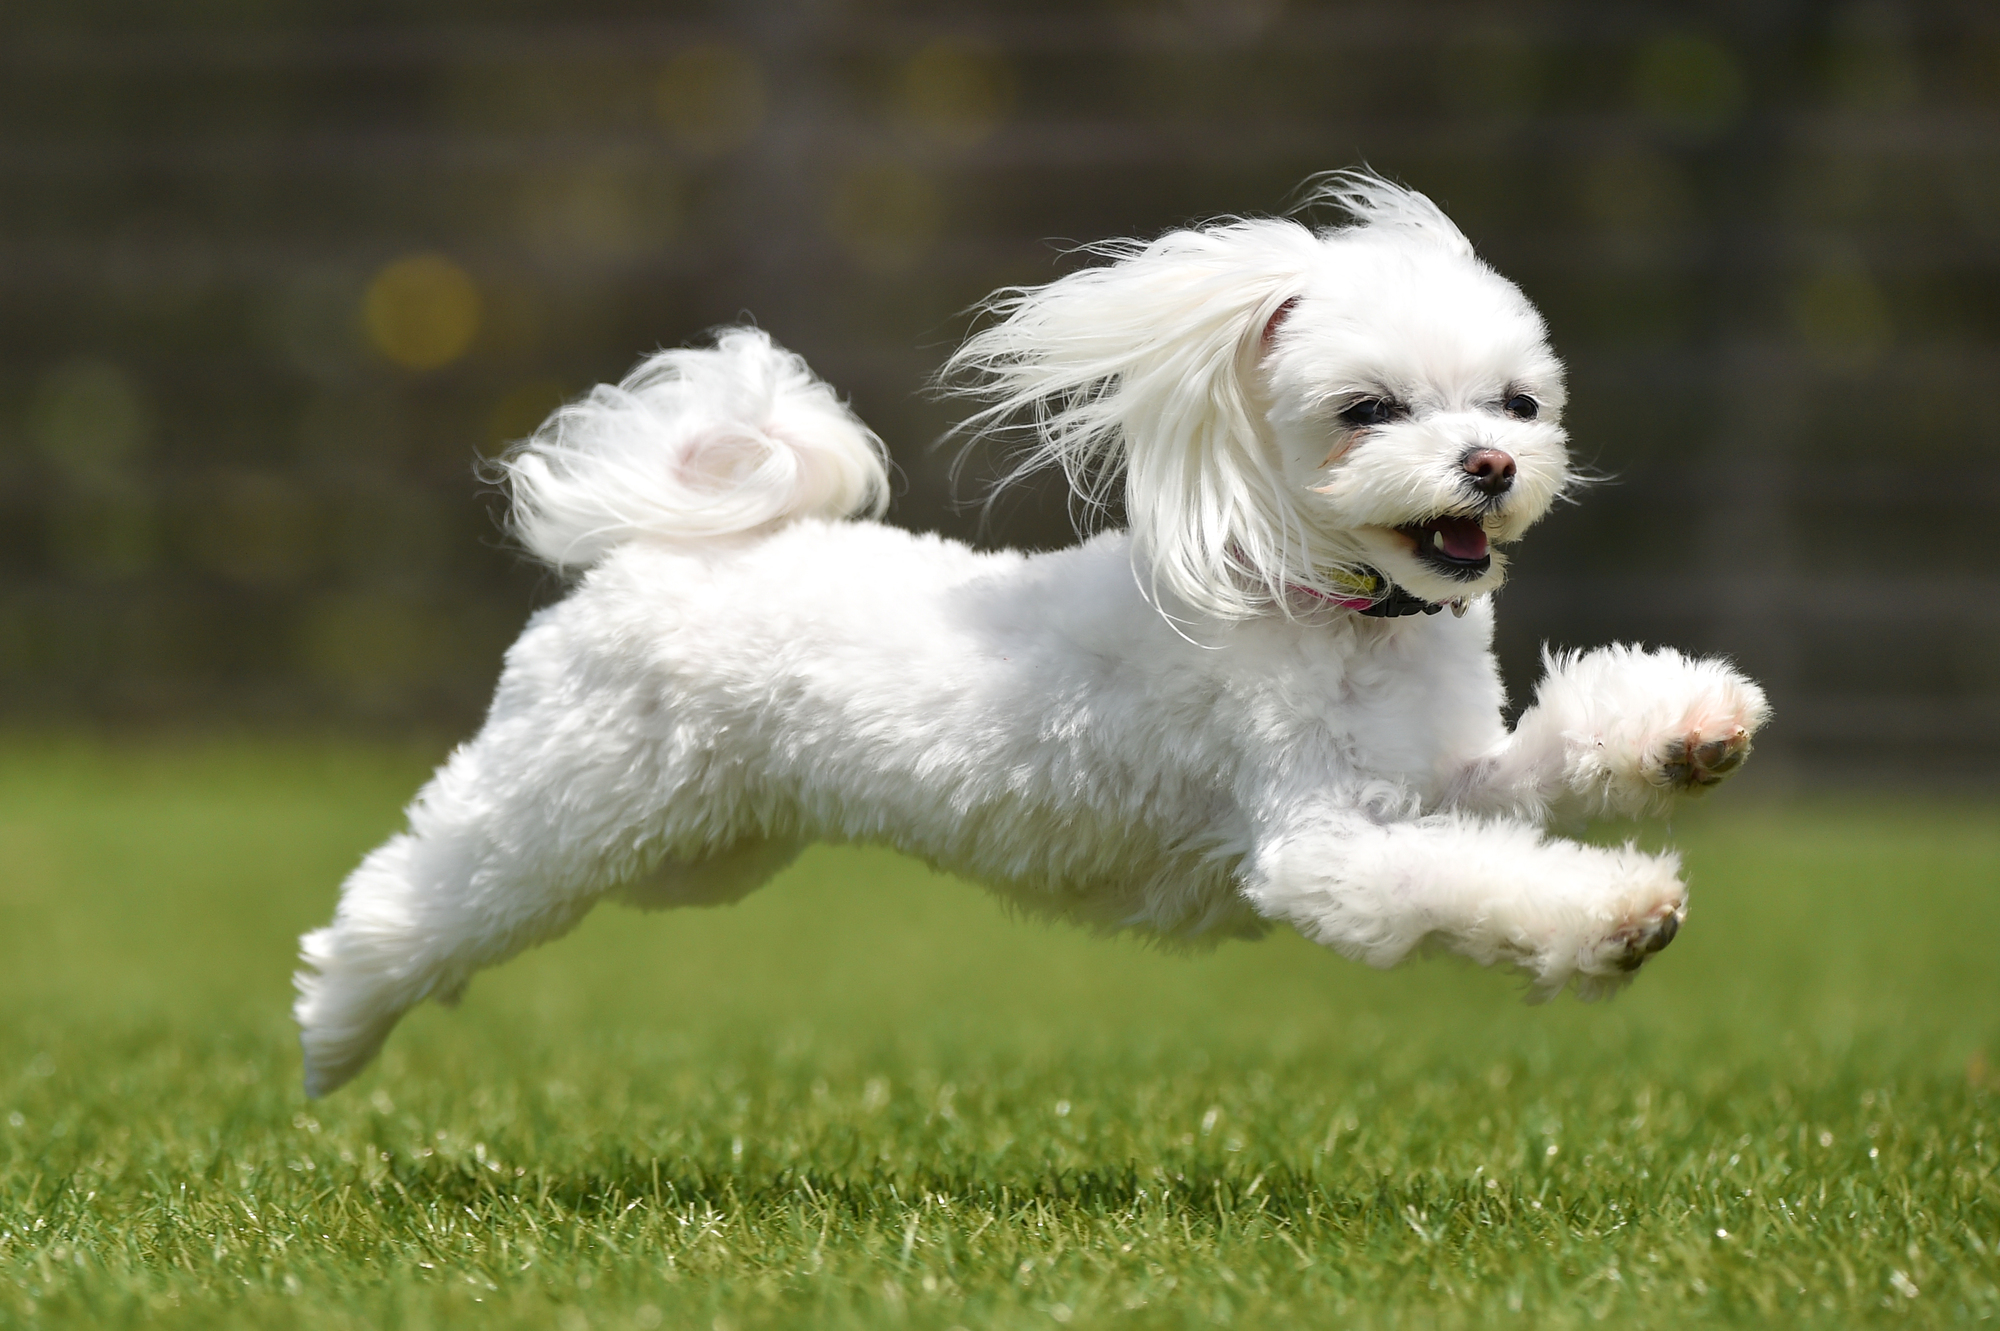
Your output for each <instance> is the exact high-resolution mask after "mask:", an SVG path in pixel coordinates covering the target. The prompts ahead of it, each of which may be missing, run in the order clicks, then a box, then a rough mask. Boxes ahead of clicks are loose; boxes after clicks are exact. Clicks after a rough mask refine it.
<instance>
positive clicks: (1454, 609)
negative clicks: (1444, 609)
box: [1451, 596, 1465, 619]
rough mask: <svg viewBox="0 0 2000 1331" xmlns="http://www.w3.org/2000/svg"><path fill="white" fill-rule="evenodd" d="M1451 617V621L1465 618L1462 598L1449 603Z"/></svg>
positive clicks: (1463, 599)
mask: <svg viewBox="0 0 2000 1331" xmlns="http://www.w3.org/2000/svg"><path fill="white" fill-rule="evenodd" d="M1451 617H1452V618H1453V619H1464V618H1465V598H1464V597H1463V596H1461V597H1459V598H1458V599H1457V600H1455V601H1453V602H1452V603H1451Z"/></svg>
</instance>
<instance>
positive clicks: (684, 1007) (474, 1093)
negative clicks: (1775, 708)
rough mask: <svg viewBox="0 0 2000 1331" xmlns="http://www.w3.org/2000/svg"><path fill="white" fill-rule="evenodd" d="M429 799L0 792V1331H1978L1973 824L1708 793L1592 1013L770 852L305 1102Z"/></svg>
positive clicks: (1995, 818) (838, 858) (1983, 946)
mask: <svg viewBox="0 0 2000 1331" xmlns="http://www.w3.org/2000/svg"><path fill="white" fill-rule="evenodd" d="M425 765H426V758H425V757H424V756H422V755H413V754H398V753H391V752H385V751H379V750H364V749H358V748H341V747H335V746H325V747H312V746H307V745H301V744H292V745H287V746H277V745H271V746H262V747H259V746H254V745H248V744H245V745H237V746H232V745H227V744H213V745H205V746H204V745H180V746H166V745H157V746H154V747H151V748H146V749H139V750H133V751H126V752H119V751H107V750H103V749H99V748H93V747H90V746H87V745H64V744H54V743H39V742H29V741H16V742H14V743H12V744H11V745H5V746H0V1013H5V1014H6V1015H5V1023H4V1030H0V1327H15V1326H40V1325H51V1326H52V1325H93V1326H96V1325H118V1324H128V1323H146V1324H154V1325H162V1326H187V1327H211V1326H232V1325H242V1326H248V1325H256V1326H280V1327H282V1326H300V1327H348V1326H352V1327H363V1326H369V1327H373V1326H392V1325H394V1326H445V1325H450V1326H463V1325H482V1326H484V1325H493V1326H534V1327H556V1328H565V1329H573V1328H580V1327H584V1326H590V1327H650V1326H666V1327H703V1328H710V1327H714V1328H721V1327H730V1328H737V1329H738V1331H747V1328H752V1327H759V1326H778V1325H791V1326H803V1327H815V1328H821V1327H827V1328H837V1327H844V1326H909V1327H917V1328H923V1327H935V1328H945V1327H950V1326H965V1327H985V1326H1005V1327H1012V1326H1032V1327H1044V1326H1057V1325H1060V1324H1063V1323H1068V1324H1069V1325H1071V1326H1087V1325H1089V1326H1095V1325H1117V1326H1131V1327H1168V1326H1193V1325H1204V1326H1205V1325H1214V1324H1229V1325H1236V1326H1243V1327H1257V1328H1263V1327H1273V1326H1284V1325H1301V1326H1325V1325H1341V1326H1445V1327H1450V1326H1468V1327H1470V1326H1489V1325H1502V1326H1519V1327H1533V1328H1543V1327H1560V1326H1566V1325H1572V1324H1577V1325H1580V1324H1585V1323H1589V1322H1592V1321H1595V1320H1599V1319H1603V1320H1608V1321H1610V1322H1612V1323H1614V1324H1622V1325H1648V1326H1677V1325H1686V1324H1690V1323H1704V1322H1706V1323H1741V1324H1755V1325H1769V1324H1772V1323H1774V1322H1776V1323H1782V1324H1801V1323H1818V1324H1825V1325H1852V1324H1855V1323H1859V1322H1870V1321H1877V1320H1879V1321H1883V1322H1904V1321H1909V1322H1917V1323H1943V1322H1954V1321H1966V1320H1976V1319H1982V1318H1992V1317H1994V1316H1995V1315H1996V1314H2000V1256H1996V1253H2000V1180H1996V1177H1995V1169H1994V1164H1995V1159H1996V1153H2000V1140H1996V1139H2000V1124H1996V1122H1995V1115H1994V1109H1995V1106H1996V1100H2000V1073H1995V1072H1993V1071H1990V1070H1989V1060H1993V1059H1996V1055H2000V1041H1996V1036H2000V970H1997V969H1996V964H1995V953H1996V944H2000V890H1996V889H1997V888H2000V811H1996V810H1995V809H1994V808H1992V807H1983V808H1982V807H1973V806H1963V807H1958V808H1925V807H1921V806H1919V805H1917V804H1915V803H1905V804H1902V805H1897V806H1889V807H1882V806H1878V805H1871V804H1868V803H1864V802H1861V801H1852V802H1847V803H1837V804H1836V803H1826V804H1807V805H1799V806H1784V807H1779V806H1772V805H1760V804H1758V803H1757V802H1756V800H1755V799H1754V796H1755V777H1754V774H1753V775H1752V776H1750V777H1748V778H1746V779H1745V781H1744V783H1743V784H1744V786H1745V789H1744V790H1743V791H1740V792H1739V791H1729V792H1725V794H1724V796H1723V797H1722V798H1721V799H1720V800H1719V801H1718V802H1717V805H1716V807H1714V808H1711V809H1705V810H1702V811H1701V813H1700V815H1699V816H1690V817H1686V818H1684V819H1682V820H1681V824H1680V825H1679V826H1678V827H1677V828H1676V829H1675V831H1676V833H1677V840H1678V841H1679V843H1680V844H1681V845H1682V847H1683V849H1684V851H1685V854H1686V859H1687V863H1688V866H1689V870H1690V873H1691V875H1692V879H1693V882H1694V886H1695V897H1694V902H1695V905H1694V912H1693V915H1692V917H1691V918H1690V920H1689V924H1688V927H1687V928H1686V929H1685V930H1684V931H1683V932H1682V934H1681V937H1680V939H1679V940H1678V941H1676V943H1675V944H1674V946H1673V948H1672V949H1671V950H1669V951H1668V952H1667V953H1665V954H1664V955H1663V956H1662V957H1661V958H1660V959H1659V960H1658V961H1656V962H1655V963H1653V964H1652V965H1651V966H1649V967H1648V969H1647V971H1646V972H1645V974H1644V975H1643V976H1641V977H1640V980H1639V982H1638V984H1637V985H1636V986H1635V987H1634V988H1633V989H1632V990H1631V991H1630V992H1628V993H1627V994H1625V995H1624V996H1622V997H1621V998H1619V999H1618V1000H1617V1001H1615V1002H1612V1003H1609V1004H1599V1005H1593V1006H1586V1005H1582V1004H1579V1003H1576V1002H1574V1001H1571V1000H1567V999H1566V1000H1563V1001H1560V1002H1558V1003H1555V1004H1552V1005H1549V1006H1546V1007H1538V1008H1534V1007H1527V1006H1525V1005H1523V1004H1522V1003H1521V1002H1520V1001H1519V992H1520V991H1519V985H1518V984H1517V983H1516V982H1514V981H1512V980H1509V979H1507V978H1505V977H1502V976H1499V975H1495V974H1492V973H1489V972H1483V971H1476V970H1471V969H1468V968H1464V967H1460V966H1457V965H1455V964H1451V963H1448V962H1432V963H1426V964H1421V965H1417V966H1413V967H1409V968H1406V969H1404V970H1401V971H1397V972H1392V973H1388V974H1379V973H1376V972H1372V971H1368V970H1365V969H1363V968H1361V967H1357V966H1354V965H1352V964H1350V963H1347V962H1344V961H1342V960H1340V959H1339V958H1337V957H1335V956H1333V955H1331V954H1329V953H1325V952H1322V951H1320V950H1318V949H1316V948H1313V947H1311V946H1309V945H1307V944H1305V943H1303V942H1301V941H1300V940H1298V939H1296V938H1293V937H1289V936H1287V937H1274V938H1272V939H1271V940H1269V941H1267V942H1264V943H1261V944H1256V945H1243V944H1235V945H1230V946H1228V947H1226V948H1224V949H1223V950H1222V951H1220V952H1218V953H1216V954H1214V955H1211V956H1206V957H1197V958H1192V959H1190V958H1184V957H1174V956H1166V955H1161V954H1159V953H1157V952H1151V951H1147V950H1145V949H1143V948H1141V947H1138V946H1136V945H1133V944H1131V943H1126V942H1115V941H1113V942H1106V941H1101V940H1095V939H1092V938H1089V937H1087V936H1084V935H1081V934H1078V933H1075V932H1067V931H1062V930H1057V929H1049V928H1045V927H1042V926H1039V925H1031V924H1024V923H1020V922H1017V921H1014V920H1010V919H1009V918H1007V917H1006V916H1005V915H1004V914H1002V912H1001V911H1000V910H999V909H998V908H997V907H996V906H995V905H994V904H993V903H991V902H990V901H989V900H987V899H986V898H985V897H983V896H982V895H980V894H978V893H976V892H974V891H972V890H970V889H967V888H965V887H963V886H961V885H957V884H953V883H949V882H945V881H941V880H938V879H936V878H934V877H933V876H931V875H930V874H928V873H927V872H926V871H924V870H923V869H921V868H919V867H916V866H913V865H911V864H909V863H907V862H904V861H900V860H897V859H894V858H893V857H890V856H886V855H883V854H878V853H873V852H866V851H854V850H838V851H836V850H823V851H816V852H813V853H812V854H811V855H809V856H808V857H807V858H806V860H804V861H803V862H802V863H801V864H800V865H799V866H798V867H797V868H796V869H795V870H793V871H792V872H790V873H788V874H787V875H786V876H785V877H784V878H783V879H781V880H780V881H779V882H777V883H776V884H774V885H773V886H772V887H771V888H769V889H767V890H766V891H765V892H763V893H761V894H759V895H758V896H756V897H753V898H752V899H751V900H750V901H748V902H747V903H745V904H744V905H742V906H739V907H734V908H731V909H727V910H719V911H700V912H683V913H679V914H670V915H662V916H641V915H636V914H633V913H630V912H626V911H621V910H617V909H615V908H607V909H605V910H603V911H601V912H599V914H598V915H597V916H595V917H594V918H592V919H591V920H590V921H589V922H588V924H587V925H586V926H585V927H584V928H583V929H581V930H580V931H579V932H578V934H577V935H576V936H574V937H572V938H569V939H566V940H564V941H562V942H561V943H558V944H556V945H553V946H551V947H549V948H547V949H545V950H543V951H541V952H538V953H536V954H533V955H531V956H529V957H526V958H523V959H521V960H519V961H516V962H514V963H513V964H511V965H509V966H507V967H505V968H503V969H501V970H498V971H495V972H490V973H488V974H486V975H483V976H481V977H480V978H479V979H478V980H477V981H476V982H475V983H474V985H473V988H472V991H471V994H470V995H469V996H468V998H467V1000H466V1002H465V1004H464V1005H463V1006H462V1007H461V1008H459V1009H458V1010H456V1011H443V1010H439V1009H435V1008H431V1009H425V1010H423V1011H421V1012H419V1013H417V1014H415V1015H414V1016H413V1017H412V1018H411V1019H410V1020H409V1021H408V1022H406V1023H405V1025H404V1026H403V1028H402V1029H400V1030H399V1031H398V1032H397V1033H396V1035H395V1037H394V1038H393V1040H392V1041H391V1044H390V1047H389V1051H388V1053H387V1055H386V1057H385V1058H384V1059H383V1060H382V1061H381V1063H380V1064H379V1065H378V1066H377V1067H376V1068H375V1069H373V1070H372V1071H370V1072H369V1073H367V1074H365V1075H364V1077H363V1078H362V1079H361V1080H360V1081H359V1082H357V1083H356V1084H355V1085H353V1086H351V1087H349V1088H347V1089H346V1090H344V1091H342V1092H340V1093H339V1094H337V1095H335V1096H333V1097H331V1098H329V1099H327V1100H325V1101H322V1102H317V1103H308V1102H307V1101H305V1100H304V1099H303V1097H302V1096H301V1094H300V1092H299V1089H298V1068H297V1059H296V1054H295V1049H294V1045H293V1040H292V1032H291V1028H290V1025H289V1022H288V1020H287V1018H286V1014H285V1010H286V1005H287V1002H288V998H289V991H288V973H289V970H290V966H291V949H292V946H293V940H294V937H295V936H296V934H297V933H298V932H299V931H300V930H301V929H302V928H306V927H309V926H311V925H314V924H317V923H319V922H321V921H323V920H324V918H325V917H326V916H327V914H328V913H329V911H330V909H331V907H332V903H333V894H334V889H335V886H336V884H337V883H338V881H339V879H340V877H341V876H342V875H343V874H344V873H345V871H346V870H347V869H348V868H349V867H350V866H351V864H352V863H353V861H354V860H355V858H356V857H357V856H358V854H359V853H360V852H361V851H362V850H364V849H365V848H366V847H368V846H369V845H371V844H373V843H374V842H375V841H377V840H378V839H380V838H381V837H382V836H383V835H384V834H386V833H387V832H388V831H389V830H390V829H391V827H392V826H393V823H394V820H395V814H396V810H397V808H398V806H399V805H400V804H401V802H402V801H403V800H404V799H405V798H406V797H407V796H408V794H409V793H410V791H411V790H412V789H413V788H414V785H415V783H416V782H417V781H418V780H419V779H420V777H421V775H422V773H423V770H424V767H425ZM1733 796H1747V797H1751V798H1736V799H1734V800H1732V798H1731V797H1733ZM1644 836H1645V837H1646V838H1648V839H1649V840H1657V839H1659V837H1660V836H1661V833H1660V831H1659V830H1658V829H1653V830H1649V831H1647V832H1645V833H1644Z"/></svg>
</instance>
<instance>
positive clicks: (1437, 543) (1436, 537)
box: [1431, 529, 1444, 550]
mask: <svg viewBox="0 0 2000 1331" xmlns="http://www.w3.org/2000/svg"><path fill="white" fill-rule="evenodd" d="M1431 549H1433V550H1443V549H1444V533H1443V532H1441V531H1437V530H1435V529H1433V530H1432V532H1431Z"/></svg>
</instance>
